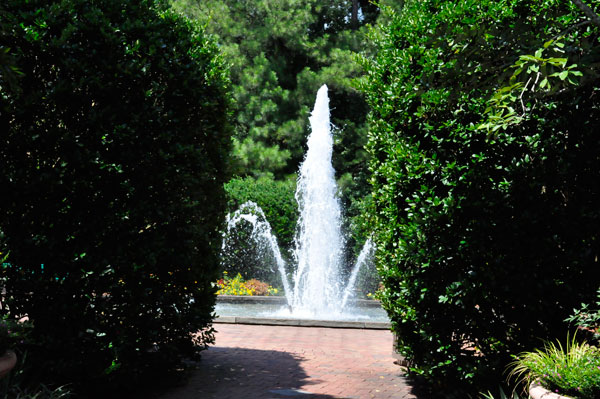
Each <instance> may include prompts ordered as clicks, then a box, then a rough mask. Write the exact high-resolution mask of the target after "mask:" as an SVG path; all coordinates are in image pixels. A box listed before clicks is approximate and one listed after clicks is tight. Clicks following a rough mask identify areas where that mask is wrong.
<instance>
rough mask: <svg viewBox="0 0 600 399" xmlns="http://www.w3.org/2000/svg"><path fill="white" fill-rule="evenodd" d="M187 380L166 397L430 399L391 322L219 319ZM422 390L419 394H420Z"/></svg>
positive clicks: (220, 398)
mask: <svg viewBox="0 0 600 399" xmlns="http://www.w3.org/2000/svg"><path fill="white" fill-rule="evenodd" d="M216 328H217V330H218V333H217V334H216V345H217V346H215V347H211V348H209V349H208V350H207V351H205V352H203V354H202V359H201V361H200V362H199V363H198V365H197V369H196V370H194V371H193V372H192V373H191V377H190V379H189V380H188V381H187V382H186V384H185V385H183V386H180V387H178V388H175V389H172V390H170V391H168V392H167V393H165V394H162V395H160V396H159V399H211V398H214V399H217V398H218V399H233V398H235V399H286V398H289V399H294V398H311V399H425V398H426V396H423V395H420V394H417V393H416V392H415V390H414V389H413V387H412V386H411V385H410V384H409V383H408V382H407V381H406V379H405V377H403V375H402V370H401V369H400V368H399V367H398V366H396V365H395V364H394V363H393V361H394V358H393V357H392V335H391V333H390V332H389V331H385V330H358V329H339V328H338V329H336V328H306V327H288V326H257V325H252V326H250V325H239V324H231V325H223V324H221V325H218V326H216ZM416 395H418V396H416Z"/></svg>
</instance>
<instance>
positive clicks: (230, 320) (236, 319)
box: [213, 316, 391, 330]
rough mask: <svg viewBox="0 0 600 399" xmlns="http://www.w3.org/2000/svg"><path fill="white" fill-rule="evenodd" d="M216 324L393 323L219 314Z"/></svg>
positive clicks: (369, 326) (372, 326) (385, 326)
mask: <svg viewBox="0 0 600 399" xmlns="http://www.w3.org/2000/svg"><path fill="white" fill-rule="evenodd" d="M213 323H215V324H220V323H222V324H255V325H265V326H290V327H328V328H355V329H365V330H389V329H390V328H391V323H385V322H369V321H343V320H313V319H286V318H268V317H246V316H243V317H242V316H217V317H216V318H215V319H214V320H213Z"/></svg>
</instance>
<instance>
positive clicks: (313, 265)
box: [223, 85, 385, 320]
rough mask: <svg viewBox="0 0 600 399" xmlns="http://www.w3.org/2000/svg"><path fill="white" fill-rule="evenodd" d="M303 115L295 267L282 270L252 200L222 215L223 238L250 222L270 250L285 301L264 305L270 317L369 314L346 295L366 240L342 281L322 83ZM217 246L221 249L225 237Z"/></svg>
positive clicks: (326, 103) (254, 235)
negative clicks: (305, 131) (306, 131)
mask: <svg viewBox="0 0 600 399" xmlns="http://www.w3.org/2000/svg"><path fill="white" fill-rule="evenodd" d="M309 120H310V126H311V133H310V135H309V137H308V151H307V153H306V156H305V159H304V162H302V165H301V166H300V172H299V177H298V184H297V189H296V201H297V202H298V208H299V211H300V218H299V220H298V231H297V234H296V238H295V249H294V252H293V258H294V261H295V263H296V268H295V270H294V271H293V272H291V271H288V268H287V267H286V264H285V261H284V260H283V258H282V256H281V253H280V250H279V247H278V245H277V240H276V239H275V237H274V236H273V234H272V232H271V227H270V225H269V223H268V222H267V220H266V218H265V216H264V214H263V212H262V210H261V209H260V208H259V207H258V206H257V205H256V204H254V203H252V202H248V203H246V204H244V205H242V206H241V207H240V209H238V210H237V211H236V212H235V213H233V214H232V215H228V220H227V233H226V235H225V237H227V236H228V234H229V232H230V231H231V230H232V229H234V228H235V227H236V226H237V225H238V224H239V223H240V222H241V221H244V222H247V223H250V224H251V226H252V233H251V238H252V239H253V240H255V241H256V242H257V243H259V244H260V245H261V246H263V247H264V249H266V250H268V251H270V253H271V254H272V256H273V258H274V259H275V262H276V264H277V269H278V272H279V274H280V276H281V281H282V283H283V288H284V291H285V298H286V302H287V303H286V305H287V306H283V307H280V308H279V309H277V310H275V311H273V310H270V311H269V312H270V313H271V314H272V315H273V316H276V317H292V318H305V319H324V320H348V319H352V320H356V319H361V318H369V316H364V317H362V316H361V314H359V313H358V312H357V311H356V309H354V308H353V307H352V306H350V305H351V303H356V301H353V298H352V294H353V288H354V284H355V282H356V278H357V275H358V272H359V270H360V268H361V266H363V265H364V264H365V263H366V261H367V259H368V257H369V256H370V255H371V254H372V252H373V246H372V244H371V241H370V240H368V241H367V243H366V244H365V246H364V247H363V250H362V251H361V253H360V255H359V257H358V259H357V261H356V263H355V265H354V267H353V269H352V271H351V273H350V275H349V278H348V279H347V282H346V283H344V282H343V281H342V274H343V273H342V269H343V252H344V245H345V240H344V238H343V236H342V233H341V224H342V223H341V206H340V203H339V199H338V196H337V185H336V181H335V170H334V169H333V166H332V163H331V157H332V151H333V137H332V133H331V123H330V120H329V98H328V95H327V86H326V85H323V86H322V87H321V88H320V89H319V91H318V93H317V99H316V101H315V106H314V109H313V111H312V113H311V116H310V118H309ZM223 249H224V251H225V250H226V249H227V240H226V239H225V240H224V243H223ZM288 273H289V274H291V281H290V278H289V277H288ZM379 310H380V309H379ZM263 315H264V314H263ZM382 315H383V316H382ZM378 317H379V319H385V313H382V312H381V311H380V312H379V314H378Z"/></svg>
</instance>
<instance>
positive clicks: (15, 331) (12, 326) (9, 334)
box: [0, 314, 32, 356]
mask: <svg viewBox="0 0 600 399" xmlns="http://www.w3.org/2000/svg"><path fill="white" fill-rule="evenodd" d="M31 327H32V326H31V323H29V322H19V321H18V320H15V319H12V318H11V317H9V316H8V315H6V314H5V315H3V316H2V317H1V318H0V356H2V355H3V354H4V353H5V352H6V351H7V350H9V349H11V350H17V349H18V348H19V347H20V346H23V345H25V344H26V343H25V341H26V340H27V339H28V335H29V331H30V330H31Z"/></svg>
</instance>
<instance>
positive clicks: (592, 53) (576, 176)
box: [363, 0, 600, 397]
mask: <svg viewBox="0 0 600 399" xmlns="http://www.w3.org/2000/svg"><path fill="white" fill-rule="evenodd" d="M403 3H404V6H403V8H401V9H400V10H396V12H393V11H392V12H391V16H390V23H389V24H388V25H387V26H384V27H382V28H381V31H380V32H379V33H377V32H376V33H374V35H375V39H376V41H377V44H378V47H379V50H378V53H377V55H376V56H375V57H373V58H372V59H370V60H365V61H366V62H365V64H366V68H367V78H366V80H365V82H364V84H363V89H364V90H365V91H366V92H367V94H368V96H369V103H370V105H371V107H372V112H371V115H370V124H371V130H370V133H369V143H368V150H369V151H370V154H371V157H372V158H371V159H372V161H371V171H372V173H373V176H372V185H373V197H374V203H375V212H376V218H375V222H374V224H375V226H374V227H375V231H376V233H375V238H376V242H377V246H378V249H379V251H378V268H379V271H380V273H381V275H382V278H383V282H384V285H385V290H384V293H383V304H384V306H385V307H386V309H387V310H388V312H389V314H390V316H391V319H392V322H393V329H394V330H395V332H396V333H397V334H398V336H399V340H398V347H399V349H400V351H401V352H402V353H404V354H405V355H406V357H407V360H408V362H409V365H410V370H411V372H412V373H413V375H420V376H423V377H424V378H426V379H427V380H428V381H429V382H430V383H432V384H434V385H436V386H437V388H438V389H440V388H444V389H442V390H438V392H444V395H445V396H444V397H451V395H452V392H454V393H456V394H457V397H465V395H466V394H467V393H469V392H470V393H473V392H476V391H477V389H478V388H481V387H482V386H483V387H484V388H485V385H486V384H490V386H489V389H495V387H496V385H497V383H499V382H500V381H502V380H503V379H504V378H503V377H502V372H503V370H504V367H505V366H506V364H507V363H508V362H509V361H510V354H511V353H518V352H520V351H521V350H523V349H533V348H534V347H535V346H536V345H539V342H540V341H539V338H544V339H554V338H559V337H564V335H565V331H566V328H567V326H566V325H565V323H564V322H563V320H564V319H565V318H566V317H567V316H568V315H569V313H570V312H571V311H572V309H573V308H574V307H576V306H577V305H578V304H579V303H581V302H585V301H589V300H591V299H592V298H593V293H594V291H595V290H596V289H597V288H598V285H599V282H600V278H599V277H600V274H599V273H600V268H599V263H598V262H599V261H598V259H599V255H600V230H599V229H598V226H600V208H599V207H598V204H600V135H598V132H599V131H600V129H599V128H600V123H599V121H600V109H599V108H598V102H597V101H596V100H595V98H596V97H597V96H598V94H600V93H598V87H600V86H599V83H600V82H599V80H598V77H599V75H598V68H597V65H598V61H599V60H600V57H599V56H600V53H599V46H598V28H597V27H596V26H595V25H594V24H593V23H592V22H591V21H590V20H588V19H587V17H586V16H585V15H584V13H583V12H581V11H580V10H579V9H578V8H577V7H576V6H575V5H574V3H571V2H563V1H558V0H544V1H524V0H502V1H491V0H483V1H481V0H460V1H445V0H407V1H405V2H403ZM592 3H593V2H592ZM388 12H389V11H388ZM556 43H558V44H556ZM556 60H559V61H556ZM520 67H522V68H521V69H520V70H519V68H520ZM574 71H577V73H574ZM517 72H519V73H517ZM515 88H517V90H515ZM492 385H493V386H492ZM481 390H482V391H483V389H481Z"/></svg>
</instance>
